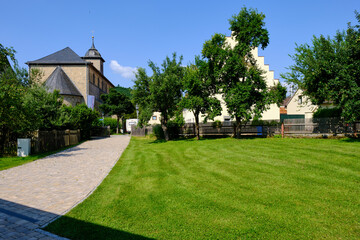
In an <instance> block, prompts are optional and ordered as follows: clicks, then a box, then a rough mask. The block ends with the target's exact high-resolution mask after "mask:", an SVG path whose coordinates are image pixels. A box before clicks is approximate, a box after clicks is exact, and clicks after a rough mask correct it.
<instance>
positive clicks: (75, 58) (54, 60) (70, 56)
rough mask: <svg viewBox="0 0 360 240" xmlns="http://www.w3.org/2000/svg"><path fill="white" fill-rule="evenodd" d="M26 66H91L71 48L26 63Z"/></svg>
mask: <svg viewBox="0 0 360 240" xmlns="http://www.w3.org/2000/svg"><path fill="white" fill-rule="evenodd" d="M26 64H28V65H30V64H89V63H88V62H87V61H85V60H84V59H82V58H81V57H80V56H79V55H77V54H76V53H75V52H74V51H73V50H72V49H71V48H69V47H66V48H64V49H62V50H60V51H57V52H55V53H53V54H50V55H48V56H46V57H43V58H40V59H38V60H35V61H29V62H26Z"/></svg>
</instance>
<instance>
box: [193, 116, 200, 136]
mask: <svg viewBox="0 0 360 240" xmlns="http://www.w3.org/2000/svg"><path fill="white" fill-rule="evenodd" d="M194 116H195V129H196V139H197V140H200V128H199V112H198V111H196V112H194Z"/></svg>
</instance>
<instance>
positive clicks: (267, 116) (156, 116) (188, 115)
mask: <svg viewBox="0 0 360 240" xmlns="http://www.w3.org/2000/svg"><path fill="white" fill-rule="evenodd" d="M227 42H228V44H229V45H230V46H231V47H234V46H235V44H236V41H235V40H234V38H233V37H227ZM252 55H253V56H254V58H255V60H256V62H257V65H258V67H259V68H260V69H261V70H263V71H264V75H263V76H264V78H265V81H266V85H267V87H268V88H270V87H273V86H276V85H277V84H278V83H279V80H278V79H275V78H274V71H272V70H270V68H269V65H268V64H265V59H264V57H262V56H258V48H255V49H253V50H252ZM215 97H216V98H217V99H219V101H220V103H221V107H222V111H221V115H219V116H217V117H215V118H214V121H217V120H218V121H221V122H227V121H233V120H235V119H233V118H231V116H230V114H229V113H228V111H227V108H226V104H225V101H224V100H223V98H222V95H221V94H216V95H215ZM160 117H161V114H160V113H159V112H154V113H153V116H152V117H151V119H150V120H149V124H150V125H153V124H159V123H160ZM183 117H184V119H185V122H186V123H194V122H195V117H194V114H193V113H192V112H191V111H189V110H186V109H185V110H184V111H183ZM204 118H205V117H204V116H201V115H200V122H202V121H203V120H204ZM261 119H262V120H276V121H279V120H280V109H279V107H278V106H277V104H271V105H270V108H269V109H268V110H267V111H265V112H263V114H262V118H261ZM209 122H211V120H209Z"/></svg>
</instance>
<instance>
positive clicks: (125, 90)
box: [114, 85, 132, 98]
mask: <svg viewBox="0 0 360 240" xmlns="http://www.w3.org/2000/svg"><path fill="white" fill-rule="evenodd" d="M114 89H115V90H116V91H118V92H120V93H122V94H125V95H126V96H128V97H129V98H132V95H131V88H124V87H120V86H119V85H118V86H117V87H114Z"/></svg>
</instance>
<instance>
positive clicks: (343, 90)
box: [281, 12, 360, 122]
mask: <svg viewBox="0 0 360 240" xmlns="http://www.w3.org/2000/svg"><path fill="white" fill-rule="evenodd" d="M355 15H356V18H357V20H358V22H359V23H360V14H359V13H357V12H355ZM291 57H292V59H293V61H294V64H293V65H291V66H290V67H289V68H288V69H289V70H290V71H289V72H288V73H286V74H282V75H281V76H282V77H283V78H285V79H286V80H287V81H288V82H290V83H292V84H295V85H297V86H298V87H299V88H301V89H302V90H303V91H304V94H305V95H307V96H308V97H309V98H310V99H311V101H312V102H313V103H314V104H322V103H324V102H326V101H328V102H332V103H333V104H335V105H337V106H338V107H339V108H340V109H341V115H342V117H343V118H344V119H345V120H346V121H347V122H354V121H357V120H359V119H360V97H359V96H360V25H359V24H358V25H355V26H352V25H351V24H350V23H349V24H348V28H347V30H346V31H342V32H340V31H339V32H337V34H336V35H335V36H334V37H330V36H327V37H325V36H323V35H320V37H315V36H314V37H313V39H312V42H311V44H301V45H296V48H295V54H294V55H292V56H291Z"/></svg>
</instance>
